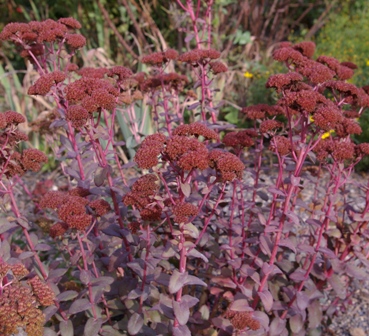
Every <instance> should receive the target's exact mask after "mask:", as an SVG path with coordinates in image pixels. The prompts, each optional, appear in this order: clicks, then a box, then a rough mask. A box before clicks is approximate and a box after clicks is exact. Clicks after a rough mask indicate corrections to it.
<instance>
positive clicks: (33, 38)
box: [0, 18, 81, 45]
mask: <svg viewBox="0 0 369 336" xmlns="http://www.w3.org/2000/svg"><path fill="white" fill-rule="evenodd" d="M79 27H81V25H80V23H79V22H78V21H77V20H75V19H73V18H61V19H59V20H58V21H54V20H51V19H47V20H45V21H41V22H37V21H31V22H29V23H10V24H8V25H6V26H5V27H4V29H3V31H2V32H1V34H0V39H2V40H13V41H15V42H16V43H20V42H21V43H22V44H23V45H27V44H29V43H34V42H37V43H39V44H42V43H44V42H50V43H53V42H57V41H61V40H62V39H63V38H66V39H67V40H68V36H69V35H78V34H69V33H68V31H69V30H70V29H79ZM67 43H68V41H67Z"/></svg>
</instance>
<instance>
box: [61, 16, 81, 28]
mask: <svg viewBox="0 0 369 336" xmlns="http://www.w3.org/2000/svg"><path fill="white" fill-rule="evenodd" d="M58 22H60V23H62V24H63V25H65V26H67V27H68V28H70V29H81V28H82V25H81V24H80V23H79V21H77V20H76V19H74V18H72V17H68V18H60V19H59V20H58Z"/></svg>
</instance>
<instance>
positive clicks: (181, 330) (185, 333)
mask: <svg viewBox="0 0 369 336" xmlns="http://www.w3.org/2000/svg"><path fill="white" fill-rule="evenodd" d="M173 336H191V331H190V329H188V327H187V326H185V325H182V326H179V327H174V328H173Z"/></svg>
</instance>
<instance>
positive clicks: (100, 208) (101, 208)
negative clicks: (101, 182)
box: [88, 199, 111, 216]
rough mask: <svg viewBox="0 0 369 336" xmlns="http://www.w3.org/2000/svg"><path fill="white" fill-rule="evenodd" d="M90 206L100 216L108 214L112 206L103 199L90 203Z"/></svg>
mask: <svg viewBox="0 0 369 336" xmlns="http://www.w3.org/2000/svg"><path fill="white" fill-rule="evenodd" d="M88 206H89V207H90V208H91V209H93V210H94V211H95V213H96V214H97V215H98V216H103V215H105V214H107V213H108V212H109V211H110V210H111V207H110V204H109V203H108V202H107V201H105V200H103V199H96V200H94V201H91V202H89V203H88Z"/></svg>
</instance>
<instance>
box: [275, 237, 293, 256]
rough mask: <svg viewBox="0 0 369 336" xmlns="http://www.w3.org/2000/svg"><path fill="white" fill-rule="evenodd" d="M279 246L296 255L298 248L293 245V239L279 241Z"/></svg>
mask: <svg viewBox="0 0 369 336" xmlns="http://www.w3.org/2000/svg"><path fill="white" fill-rule="evenodd" d="M278 245H279V246H283V247H287V248H289V249H290V250H292V251H293V252H294V253H296V247H295V245H294V244H293V243H292V241H291V239H281V240H280V241H279V244H278Z"/></svg>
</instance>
